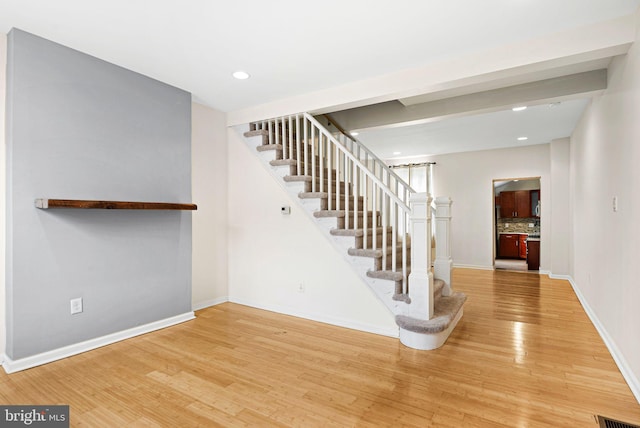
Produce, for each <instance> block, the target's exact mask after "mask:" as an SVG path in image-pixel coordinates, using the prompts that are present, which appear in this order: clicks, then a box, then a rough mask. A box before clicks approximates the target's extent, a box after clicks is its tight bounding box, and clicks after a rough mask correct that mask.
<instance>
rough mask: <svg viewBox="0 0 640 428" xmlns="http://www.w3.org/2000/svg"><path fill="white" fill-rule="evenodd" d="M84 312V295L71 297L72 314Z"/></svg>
mask: <svg viewBox="0 0 640 428" xmlns="http://www.w3.org/2000/svg"><path fill="white" fill-rule="evenodd" d="M81 312H82V297H78V298H77V299H71V315H75V314H79V313H81Z"/></svg>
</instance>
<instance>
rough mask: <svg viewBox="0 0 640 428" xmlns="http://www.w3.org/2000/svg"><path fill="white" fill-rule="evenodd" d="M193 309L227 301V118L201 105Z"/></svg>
mask: <svg viewBox="0 0 640 428" xmlns="http://www.w3.org/2000/svg"><path fill="white" fill-rule="evenodd" d="M191 119H192V129H191V139H192V140H191V141H192V142H191V156H192V159H191V161H192V164H191V174H192V195H193V201H194V203H195V204H197V205H198V210H197V211H195V212H194V213H193V238H192V239H193V255H192V257H193V259H192V260H193V267H192V281H193V282H192V287H193V288H192V303H193V309H201V308H204V307H207V306H211V305H214V304H217V303H221V302H224V301H226V300H227V297H228V294H229V293H228V287H227V279H228V278H227V262H228V260H227V172H228V171H227V127H226V115H225V114H224V113H222V112H219V111H217V110H213V109H211V108H209V107H205V106H203V105H201V104H196V103H193V104H192V109H191Z"/></svg>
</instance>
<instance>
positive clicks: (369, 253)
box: [347, 243, 411, 266]
mask: <svg viewBox="0 0 640 428" xmlns="http://www.w3.org/2000/svg"><path fill="white" fill-rule="evenodd" d="M391 249H392V247H387V258H391ZM410 249H411V247H410V246H409V245H408V244H407V252H408V251H409V250H410ZM347 253H348V254H349V255H350V256H358V257H373V258H377V259H378V258H381V257H382V249H381V248H376V249H375V250H374V249H373V248H349V250H347ZM396 258H397V259H401V258H402V243H398V245H396ZM408 265H409V260H407V266H408Z"/></svg>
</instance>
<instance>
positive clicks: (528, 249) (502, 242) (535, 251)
mask: <svg viewBox="0 0 640 428" xmlns="http://www.w3.org/2000/svg"><path fill="white" fill-rule="evenodd" d="M493 200H494V204H493V207H494V210H493V212H494V217H493V218H494V223H493V225H494V227H493V230H494V246H493V248H494V253H493V254H494V257H493V260H494V268H495V269H507V270H518V271H536V272H537V271H538V270H539V269H540V177H525V178H511V179H496V180H493Z"/></svg>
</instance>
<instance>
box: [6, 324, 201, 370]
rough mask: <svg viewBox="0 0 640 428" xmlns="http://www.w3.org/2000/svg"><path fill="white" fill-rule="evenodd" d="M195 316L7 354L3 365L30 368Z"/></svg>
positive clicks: (12, 367) (7, 368)
mask: <svg viewBox="0 0 640 428" xmlns="http://www.w3.org/2000/svg"><path fill="white" fill-rule="evenodd" d="M194 318H195V315H194V314H193V312H186V313H184V314H181V315H176V316H174V317H171V318H165V319H163V320H160V321H154V322H152V323H149V324H145V325H141V326H138V327H134V328H130V329H127V330H123V331H119V332H117V333H112V334H108V335H106V336H102V337H96V338H95V339H90V340H86V341H84V342H80V343H76V344H73V345H69V346H65V347H62V348H58V349H54V350H52V351H47V352H43V353H41V354H37V355H32V356H31V357H26V358H20V359H18V360H12V359H11V358H9V357H8V356H7V355H6V354H5V355H3V357H2V359H3V363H2V367H3V368H4V371H5V372H7V373H14V372H17V371H20V370H26V369H30V368H31V367H36V366H39V365H42V364H46V363H50V362H52V361H56V360H61V359H63V358H67V357H70V356H72V355H77V354H80V353H82V352H87V351H91V350H92V349H96V348H100V347H102V346H106V345H110V344H112V343H115V342H119V341H121V340H125V339H129V338H131V337H135V336H139V335H141V334H145V333H149V332H152V331H155V330H160V329H162V328H166V327H170V326H172V325H176V324H180V323H183V322H185V321H189V320H192V319H194Z"/></svg>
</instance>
